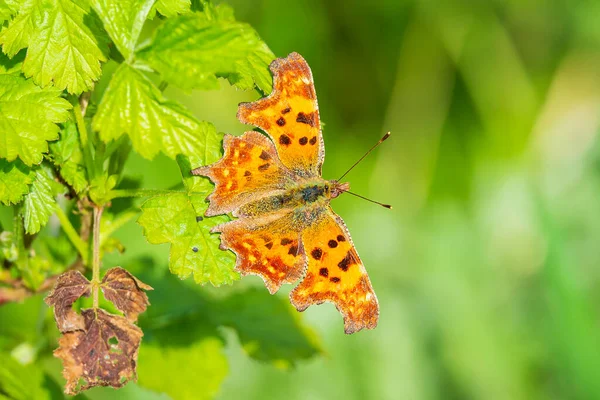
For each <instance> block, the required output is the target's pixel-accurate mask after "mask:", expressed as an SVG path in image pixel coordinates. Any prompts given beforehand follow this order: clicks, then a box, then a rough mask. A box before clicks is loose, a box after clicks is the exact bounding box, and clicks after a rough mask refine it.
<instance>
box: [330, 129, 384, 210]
mask: <svg viewBox="0 0 600 400" xmlns="http://www.w3.org/2000/svg"><path fill="white" fill-rule="evenodd" d="M390 135H391V133H390V132H388V133H386V134H385V135H383V137H382V138H381V139H379V141H378V142H377V143H375V145H374V146H373V147H371V148H370V149H369V150H368V151H367V152H366V153H365V155H364V156H362V157H361V158H359V159H358V161H357V162H355V163H354V164H353V165H352V166H351V167H350V168H348V171H346V172H345V173H344V175H342V176H340V177H339V179H338V182H339V181H340V180H341V179H342V178H343V177H345V176H346V175H348V172H350V171H352V168H354V167H356V166H357V165H358V163H359V162H361V161H362V160H363V159H364V158H365V157H366V156H368V155H369V153H370V152H372V151H373V150H375V148H376V147H377V146H379V145H380V144H381V143H383V141H384V140H385V139H387V138H389V137H390ZM353 194H354V193H353ZM359 197H360V196H359ZM367 200H368V199H367Z"/></svg>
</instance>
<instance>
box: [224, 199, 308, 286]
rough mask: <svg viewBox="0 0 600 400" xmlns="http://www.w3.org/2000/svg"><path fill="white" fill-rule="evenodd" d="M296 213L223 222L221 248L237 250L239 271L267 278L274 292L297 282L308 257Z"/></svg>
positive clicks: (267, 283)
mask: <svg viewBox="0 0 600 400" xmlns="http://www.w3.org/2000/svg"><path fill="white" fill-rule="evenodd" d="M295 225H296V224H295V222H294V221H293V213H291V212H288V211H283V210H282V211H279V212H275V213H271V214H265V215H262V216H260V217H256V218H240V219H237V220H235V221H232V222H228V223H225V224H222V225H219V226H217V227H215V228H214V232H221V249H222V250H231V251H233V252H234V253H235V254H236V256H237V257H236V260H237V261H236V271H238V272H239V273H241V274H242V275H248V274H253V275H258V276H260V277H261V278H263V280H264V282H265V286H266V287H267V289H269V292H270V293H271V294H273V293H275V292H277V290H279V288H280V287H281V285H282V284H284V283H291V282H296V281H297V280H298V279H300V278H301V277H302V275H303V273H304V266H305V264H306V258H305V256H304V252H303V251H302V248H301V244H300V243H301V237H300V234H299V233H298V229H297V227H296V226H295Z"/></svg>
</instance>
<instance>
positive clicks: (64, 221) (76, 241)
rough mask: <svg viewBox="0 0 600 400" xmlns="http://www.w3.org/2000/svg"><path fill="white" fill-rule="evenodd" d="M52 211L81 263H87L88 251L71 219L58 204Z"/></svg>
mask: <svg viewBox="0 0 600 400" xmlns="http://www.w3.org/2000/svg"><path fill="white" fill-rule="evenodd" d="M54 211H55V212H56V216H57V217H58V220H59V221H60V225H61V226H62V228H63V231H65V234H66V235H67V237H68V238H69V240H70V241H71V243H73V246H75V248H76V249H77V251H78V252H79V256H80V257H81V260H82V262H83V265H88V261H89V252H88V249H87V247H86V245H85V242H84V241H83V240H82V239H81V238H80V237H79V235H78V234H77V231H76V230H75V228H74V227H73V225H72V224H71V221H69V218H68V217H67V215H66V214H65V212H64V211H63V209H62V208H61V207H60V206H59V205H58V204H57V205H56V206H55V207H54Z"/></svg>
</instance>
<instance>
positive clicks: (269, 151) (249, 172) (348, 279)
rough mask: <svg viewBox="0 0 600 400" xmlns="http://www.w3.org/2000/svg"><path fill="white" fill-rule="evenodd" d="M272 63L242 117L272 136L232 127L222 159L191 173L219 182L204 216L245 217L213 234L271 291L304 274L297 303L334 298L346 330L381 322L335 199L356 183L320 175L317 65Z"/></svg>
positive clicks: (294, 57) (292, 58)
mask: <svg viewBox="0 0 600 400" xmlns="http://www.w3.org/2000/svg"><path fill="white" fill-rule="evenodd" d="M270 68H271V71H272V73H273V92H272V93H271V94H270V95H269V96H268V97H266V98H263V99H261V100H258V101H255V102H253V103H241V104H240V107H239V111H238V114H237V117H238V119H239V120H240V121H241V122H242V123H246V124H251V125H254V126H256V127H258V128H260V129H262V130H263V131H265V132H266V133H267V134H268V135H269V136H270V137H271V139H272V141H271V140H269V139H267V138H266V137H265V136H264V135H262V134H260V133H258V132H254V131H250V132H246V133H244V134H243V135H242V136H239V137H234V136H231V135H225V138H224V142H223V147H224V152H225V154H224V156H223V158H222V159H221V160H219V161H218V162H216V163H214V164H212V165H209V166H205V167H200V168H197V169H195V170H193V171H192V173H193V174H194V175H203V176H207V177H209V178H210V179H211V180H212V181H213V182H214V183H215V190H214V191H213V193H212V194H211V195H210V196H208V200H209V201H210V206H209V207H208V209H207V211H206V215H207V216H212V215H217V214H225V213H232V215H233V216H234V217H238V219H236V220H234V221H231V222H227V223H225V224H222V225H219V226H217V227H215V228H214V232H221V249H223V250H227V249H229V250H232V251H233V252H234V253H235V254H236V255H237V263H236V270H237V271H238V272H240V273H241V274H242V275H247V274H256V275H259V276H261V277H262V278H263V280H264V281H265V285H266V287H267V289H269V292H271V294H273V293H275V292H276V291H277V290H279V288H280V287H281V285H282V284H283V283H293V282H295V281H297V280H298V279H300V278H302V277H304V279H303V280H302V282H301V283H300V284H299V285H298V286H297V287H296V288H295V289H294V290H293V291H292V292H291V293H290V300H291V302H292V304H293V305H294V306H295V307H296V308H297V309H298V311H304V310H305V309H306V308H308V306H310V305H311V304H321V303H323V302H326V301H329V302H332V303H333V304H335V306H336V307H337V309H338V310H339V311H340V312H341V313H342V315H343V316H344V327H345V332H346V333H353V332H356V331H359V330H361V329H363V328H369V329H372V328H375V326H376V325H377V320H378V318H379V304H378V303H377V297H376V296H375V292H374V291H373V288H372V286H371V282H370V280H369V277H368V275H367V271H366V270H365V267H364V266H363V263H362V261H361V260H360V257H359V256H358V253H357V252H356V249H355V248H354V245H353V243H352V239H351V238H350V233H349V232H348V229H347V228H346V225H345V224H344V221H343V220H342V219H341V218H340V217H339V216H338V215H336V214H335V213H334V212H333V210H332V209H331V207H330V205H329V202H330V201H331V199H334V198H336V197H338V196H339V195H340V194H342V193H344V192H346V191H348V190H349V189H350V185H349V184H348V183H340V182H338V181H335V180H330V181H328V180H325V179H323V178H322V177H321V166H322V165H323V159H324V158H325V146H324V145H323V136H322V134H321V122H320V120H319V108H318V106H317V96H316V93H315V87H314V82H313V79H312V73H311V71H310V68H309V66H308V64H307V63H306V61H305V60H304V59H303V58H302V56H300V55H299V54H297V53H292V54H290V55H289V56H288V57H287V58H280V59H277V60H275V61H274V62H273V63H272V64H271V66H270Z"/></svg>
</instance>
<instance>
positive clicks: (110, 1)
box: [92, 0, 154, 59]
mask: <svg viewBox="0 0 600 400" xmlns="http://www.w3.org/2000/svg"><path fill="white" fill-rule="evenodd" d="M153 3H154V0H93V1H92V5H93V7H94V10H96V12H97V13H98V15H99V16H100V19H101V20H102V22H103V23H104V29H106V32H108V35H109V36H110V38H111V39H112V41H113V42H114V44H115V45H116V46H117V49H119V51H120V52H121V54H122V55H123V57H124V58H125V59H129V58H130V56H131V55H132V54H133V52H134V50H135V45H136V44H137V41H138V38H139V37H140V33H141V32H142V27H143V26H144V21H146V17H148V13H149V12H150V10H151V9H152V5H153Z"/></svg>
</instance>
